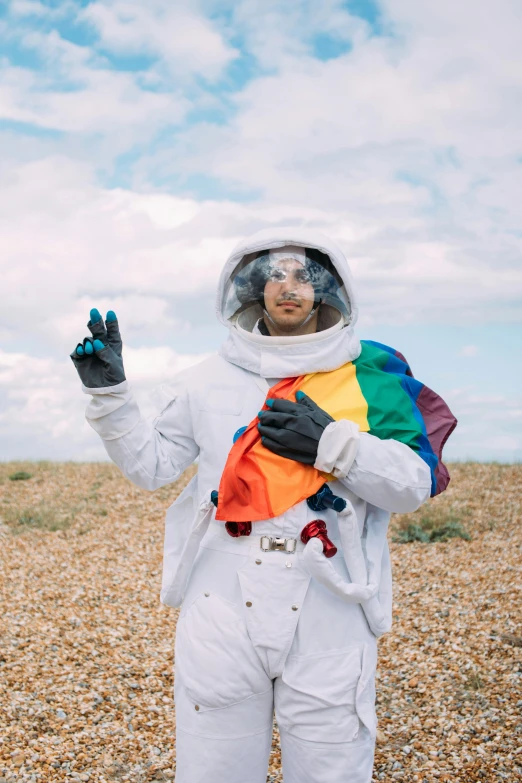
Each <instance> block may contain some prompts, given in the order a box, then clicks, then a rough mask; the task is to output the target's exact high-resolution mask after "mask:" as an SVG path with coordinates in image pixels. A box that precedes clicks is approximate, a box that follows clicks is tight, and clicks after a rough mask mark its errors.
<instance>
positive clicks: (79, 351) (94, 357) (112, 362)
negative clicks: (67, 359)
mask: <svg viewBox="0 0 522 783" xmlns="http://www.w3.org/2000/svg"><path fill="white" fill-rule="evenodd" d="M87 328H88V329H89V330H90V332H91V334H92V337H93V339H91V338H90V337H86V338H85V339H84V341H83V343H78V345H77V346H76V348H75V349H74V351H73V352H72V354H71V359H72V361H73V364H74V366H75V367H76V369H77V370H78V375H79V376H80V379H81V382H82V383H83V385H84V386H86V387H87V388H89V389H101V388H104V387H107V386H117V385H118V384H119V383H122V382H123V381H124V380H125V371H124V369H123V359H122V358H121V349H122V342H121V336H120V330H119V327H118V321H117V319H116V315H115V314H114V313H113V311H112V310H109V312H108V313H107V319H106V323H105V324H104V323H103V318H102V317H101V315H100V313H99V312H98V310H96V309H93V310H91V318H90V321H89V323H88V324H87Z"/></svg>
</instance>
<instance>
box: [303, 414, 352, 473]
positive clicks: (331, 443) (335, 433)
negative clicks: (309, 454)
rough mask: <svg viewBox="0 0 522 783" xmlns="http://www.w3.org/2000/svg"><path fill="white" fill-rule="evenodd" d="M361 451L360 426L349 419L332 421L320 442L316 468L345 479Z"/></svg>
mask: <svg viewBox="0 0 522 783" xmlns="http://www.w3.org/2000/svg"><path fill="white" fill-rule="evenodd" d="M358 450H359V426H358V425H357V424H356V423H355V422H353V421H349V420H348V419H341V420H340V421H332V423H331V424H329V425H328V426H327V427H326V429H325V430H324V432H323V434H322V435H321V439H320V440H319V446H318V448H317V459H316V460H315V465H314V467H315V468H317V470H321V471H323V472H324V473H330V474H332V475H334V476H335V477H336V478H344V477H345V476H346V475H347V474H348V471H349V470H350V468H351V467H352V464H353V461H354V459H355V457H356V456H357V452H358Z"/></svg>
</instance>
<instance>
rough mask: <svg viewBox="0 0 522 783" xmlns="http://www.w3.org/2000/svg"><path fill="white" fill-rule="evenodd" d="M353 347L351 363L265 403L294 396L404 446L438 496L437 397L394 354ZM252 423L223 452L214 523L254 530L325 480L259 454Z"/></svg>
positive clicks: (446, 419) (443, 414) (441, 414)
mask: <svg viewBox="0 0 522 783" xmlns="http://www.w3.org/2000/svg"><path fill="white" fill-rule="evenodd" d="M361 345H362V351H361V355H360V356H359V357H358V358H357V359H355V361H353V362H349V363H348V364H345V365H343V366H342V367H339V368H338V369H337V370H332V371H331V372H317V373H311V374H310V375H302V376H300V377H298V378H286V379H285V380H283V381H280V382H279V383H277V384H276V385H275V386H273V387H272V388H271V389H270V391H269V392H268V395H267V398H274V399H284V400H292V401H295V393H296V392H297V391H299V390H302V391H304V392H305V393H306V394H307V395H308V396H309V397H311V398H312V400H314V402H316V403H317V405H319V406H320V407H321V408H323V409H324V410H325V411H326V412H327V413H329V414H330V416H332V418H334V419H335V420H339V419H350V420H351V421H354V422H355V423H356V424H358V425H359V429H360V431H361V432H369V433H370V434H371V435H375V436H376V437H378V438H381V439H382V440H387V439H390V438H393V439H394V440H399V441H401V442H402V443H405V444H406V445H408V446H409V447H410V448H412V449H413V450H414V451H415V452H416V453H417V454H418V455H419V456H420V457H422V459H423V460H424V461H425V462H426V463H427V464H428V465H429V467H430V471H431V480H432V489H431V495H432V497H433V496H434V495H437V494H439V493H440V492H443V491H444V490H445V489H446V487H447V485H448V482H449V473H448V471H447V469H446V466H445V465H444V464H443V462H442V460H441V458H442V448H443V446H444V444H445V443H446V441H447V439H448V438H449V436H450V435H451V433H452V432H453V430H454V429H455V427H456V425H457V420H456V419H455V417H454V416H453V414H452V413H451V411H450V409H449V408H448V406H447V405H446V403H445V402H444V400H443V399H442V398H441V397H439V396H438V394H435V392H433V391H432V390H431V389H429V388H428V387H427V386H425V385H424V384H423V383H420V382H419V381H417V380H416V379H415V378H414V377H413V374H412V372H411V370H410V367H409V365H408V363H407V361H406V359H405V358H404V356H403V355H402V354H401V353H399V352H398V351H395V350H394V349H393V348H389V347H388V346H386V345H382V344H381V343H376V342H373V341H371V340H363V341H362V342H361ZM266 409H267V408H266V405H265V406H264V410H266ZM258 423H259V419H258V418H257V416H256V418H255V419H254V420H253V421H252V422H251V423H250V424H249V425H248V427H247V428H246V430H245V432H244V433H243V434H242V435H241V436H240V437H239V438H238V440H237V441H236V442H235V443H234V445H233V446H232V448H231V450H230V453H229V455H228V459H227V462H226V465H225V469H224V471H223V475H222V477H221V482H220V486H219V496H218V507H217V513H216V519H219V520H223V521H227V522H257V521H259V520H262V519H271V518H273V517H277V516H279V515H280V514H283V513H284V512H285V511H288V509H290V508H292V506H294V505H295V504H296V503H299V502H300V501H302V500H305V499H306V498H308V497H310V495H313V494H315V493H316V492H317V491H318V490H319V489H320V488H321V486H322V485H323V484H324V482H325V481H329V480H332V479H333V477H332V476H329V475H327V474H325V473H322V472H321V471H319V470H317V469H316V468H314V467H313V466H312V465H304V464H302V463H301V462H295V461H294V460H291V459H286V458H285V457H280V456H278V455H277V454H274V453H273V452H272V451H270V450H269V449H267V448H265V446H263V444H262V443H261V438H260V435H259V432H258V430H257V425H258Z"/></svg>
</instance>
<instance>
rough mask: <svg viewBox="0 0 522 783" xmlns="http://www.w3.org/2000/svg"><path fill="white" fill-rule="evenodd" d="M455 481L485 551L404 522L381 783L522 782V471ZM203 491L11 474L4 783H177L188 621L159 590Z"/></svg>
mask: <svg viewBox="0 0 522 783" xmlns="http://www.w3.org/2000/svg"><path fill="white" fill-rule="evenodd" d="M450 472H451V474H452V482H451V485H450V489H449V490H448V491H447V492H446V493H445V494H444V495H442V496H441V497H439V498H436V499H435V500H434V501H430V513H435V518H436V519H438V520H440V519H444V518H452V519H456V520H457V522H458V524H459V525H460V526H461V527H462V528H463V529H464V530H465V531H467V532H468V533H469V535H470V537H471V538H470V540H465V539H463V538H459V537H457V538H450V539H449V540H447V541H437V542H429V543H425V542H420V541H416V542H413V543H399V542H397V541H393V538H395V539H396V538H398V537H400V531H401V530H402V531H403V532H404V530H406V529H407V525H408V523H410V522H415V520H418V521H422V514H423V513H425V511H426V510H425V509H424V511H423V510H421V511H420V512H417V513H416V514H415V515H409V517H408V519H404V518H401V517H395V518H394V519H393V521H392V529H391V531H390V540H392V559H393V568H394V596H395V598H394V604H395V611H394V626H393V630H392V632H391V633H389V634H387V635H386V636H384V637H383V638H382V639H381V640H380V642H379V651H380V655H379V668H378V680H377V688H378V705H377V707H378V714H379V730H378V736H377V752H376V761H375V771H374V779H375V780H384V781H394V780H400V781H404V783H410V782H411V783H413V782H414V781H415V782H417V781H418V782H419V783H432V782H434V781H440V783H442V782H443V781H462V783H471V781H484V782H485V783H491V782H492V781H502V780H507V781H517V780H522V718H521V714H522V609H521V587H522V578H521V572H522V465H496V464H490V465H482V464H472V463H466V464H459V465H453V466H450ZM24 473H26V474H30V478H27V477H26V478H24V477H23V474H24ZM17 474H19V475H18V478H15V476H16V475H17ZM20 474H22V475H20ZM190 475H191V472H190V471H189V472H188V473H187V474H185V475H184V476H183V478H182V479H181V480H180V481H178V482H177V483H176V484H175V485H172V486H170V487H166V488H164V489H161V490H158V491H157V492H155V493H152V494H150V493H147V492H145V491H143V490H140V489H137V488H136V487H134V486H132V485H131V484H130V483H129V482H128V481H126V480H125V479H124V478H123V477H122V476H121V474H120V473H119V471H118V470H117V468H115V467H114V466H112V465H110V464H106V463H92V464H73V463H24V464H21V463H16V464H15V463H3V464H1V465H0V566H1V572H0V596H1V616H0V783H5V781H14V780H17V781H21V780H24V781H33V782H35V781H43V782H44V783H55V782H56V783H57V782H58V781H91V782H92V783H95V781H131V782H132V783H138V782H140V783H141V781H147V782H148V781H166V780H173V778H174V775H175V754H174V741H173V738H174V719H175V716H174V710H173V703H172V686H173V639H174V634H175V626H176V617H177V613H176V612H175V611H173V610H170V609H168V608H166V607H164V606H161V605H160V603H159V586H160V579H161V555H162V540H163V518H164V513H165V509H166V508H167V506H168V505H169V504H170V503H171V502H172V501H173V500H174V499H175V497H176V496H177V494H178V493H179V492H180V490H181V489H182V488H183V486H184V485H185V484H186V482H187V480H188V478H189V477H190ZM10 477H11V478H10ZM268 780H270V781H274V782H275V781H281V780H282V777H281V771H280V752H279V746H278V738H277V730H276V729H275V730H274V745H273V751H272V757H271V765H270V772H269V776H268ZM245 783H247V781H245ZM347 783H349V775H347Z"/></svg>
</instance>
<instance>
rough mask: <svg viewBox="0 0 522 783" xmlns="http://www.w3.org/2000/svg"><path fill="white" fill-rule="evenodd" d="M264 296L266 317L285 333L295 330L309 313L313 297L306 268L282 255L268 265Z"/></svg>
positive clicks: (312, 304) (312, 289)
mask: <svg viewBox="0 0 522 783" xmlns="http://www.w3.org/2000/svg"><path fill="white" fill-rule="evenodd" d="M264 297H265V308H266V310H267V312H268V314H269V316H270V318H271V319H272V321H273V322H274V323H275V324H276V325H277V326H278V327H279V329H280V330H281V331H282V332H287V333H292V332H293V331H295V330H296V329H299V327H300V326H301V324H303V322H304V321H305V320H306V318H307V317H308V316H309V315H310V312H311V311H312V309H313V306H314V298H315V296H314V288H313V286H312V284H311V283H310V282H309V278H308V274H307V271H306V269H305V268H304V267H303V265H302V264H300V263H299V261H296V260H295V259H294V258H284V259H282V260H281V261H278V262H277V264H275V265H274V266H273V267H272V269H271V276H270V279H269V280H268V282H267V283H266V285H265V291H264Z"/></svg>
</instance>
